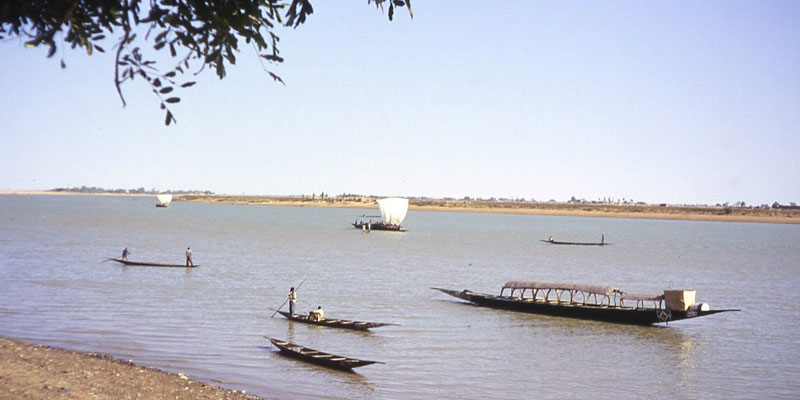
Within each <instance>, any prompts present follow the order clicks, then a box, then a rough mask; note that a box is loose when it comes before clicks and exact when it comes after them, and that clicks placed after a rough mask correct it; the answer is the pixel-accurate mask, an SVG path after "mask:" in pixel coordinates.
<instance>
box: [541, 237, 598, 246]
mask: <svg viewBox="0 0 800 400" xmlns="http://www.w3.org/2000/svg"><path fill="white" fill-rule="evenodd" d="M541 241H542V242H545V243H550V244H564V245H570V246H608V245H610V244H611V243H605V242H559V241H557V240H548V239H542V240H541Z"/></svg>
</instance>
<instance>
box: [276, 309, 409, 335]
mask: <svg viewBox="0 0 800 400" xmlns="http://www.w3.org/2000/svg"><path fill="white" fill-rule="evenodd" d="M278 313H280V314H281V315H283V316H284V317H286V319H288V320H291V321H296V322H301V323H304V324H312V325H320V326H327V327H331V328H342V329H351V330H357V331H369V330H370V328H379V327H381V326H387V325H394V324H387V323H382V322H366V321H350V320H346V319H333V318H323V319H322V320H320V321H315V320H312V319H310V318H308V315H303V314H289V313H288V312H286V311H278Z"/></svg>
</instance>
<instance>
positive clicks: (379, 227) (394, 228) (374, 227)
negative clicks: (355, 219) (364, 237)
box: [352, 222, 406, 232]
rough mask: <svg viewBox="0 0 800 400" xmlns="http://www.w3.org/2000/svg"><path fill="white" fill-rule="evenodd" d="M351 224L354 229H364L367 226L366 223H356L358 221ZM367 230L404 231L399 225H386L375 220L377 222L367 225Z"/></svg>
mask: <svg viewBox="0 0 800 400" xmlns="http://www.w3.org/2000/svg"><path fill="white" fill-rule="evenodd" d="M352 225H353V227H354V228H356V229H364V226H367V224H358V223H353V224H352ZM369 230H371V231H394V232H405V231H406V230H405V229H403V227H402V226H400V225H387V224H384V223H382V222H377V223H373V224H371V225H369Z"/></svg>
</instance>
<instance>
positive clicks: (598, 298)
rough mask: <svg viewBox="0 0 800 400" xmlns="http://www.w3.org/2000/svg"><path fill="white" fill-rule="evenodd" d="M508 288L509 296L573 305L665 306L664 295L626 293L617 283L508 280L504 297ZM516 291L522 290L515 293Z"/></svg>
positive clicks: (655, 307)
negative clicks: (603, 284) (608, 284)
mask: <svg viewBox="0 0 800 400" xmlns="http://www.w3.org/2000/svg"><path fill="white" fill-rule="evenodd" d="M506 289H509V290H510V293H509V294H508V295H507V297H516V298H518V299H520V300H527V301H541V302H556V303H564V302H566V303H568V304H570V305H582V306H600V307H619V308H634V309H638V308H654V309H657V310H658V309H662V308H664V304H663V301H664V295H663V294H650V293H646V294H645V293H626V292H623V291H622V290H621V289H620V288H618V287H616V286H602V285H585V284H575V283H558V282H546V281H508V282H506V283H505V284H504V285H503V287H502V289H500V296H501V297H503V296H504V293H505V291H506ZM517 291H519V292H518V293H517V294H516V295H515V293H516V292H517ZM527 291H530V296H526V295H525V294H526V292H527ZM567 296H568V299H567ZM562 299H563V300H562ZM625 300H628V301H635V302H636V303H635V306H626V305H625ZM648 303H649V304H648ZM648 305H649V307H648Z"/></svg>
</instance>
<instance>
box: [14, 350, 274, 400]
mask: <svg viewBox="0 0 800 400" xmlns="http://www.w3.org/2000/svg"><path fill="white" fill-rule="evenodd" d="M0 398H1V399H9V400H27V399H154V400H161V399H163V400H166V399H173V400H174V399H179V400H191V399H220V400H259V399H263V398H262V397H257V396H253V395H249V394H246V393H244V392H242V391H236V390H228V389H223V388H220V387H217V386H212V385H208V384H205V383H202V382H196V381H193V380H191V379H189V378H188V377H187V376H186V375H183V374H172V373H167V372H163V371H159V370H157V369H153V368H148V367H142V366H139V365H136V364H133V363H131V362H126V361H122V360H116V359H113V358H111V357H108V356H105V355H100V354H92V353H81V352H76V351H69V350H62V349H57V348H53V347H47V346H40V345H36V344H30V343H25V342H21V341H17V340H11V339H6V338H0Z"/></svg>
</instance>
